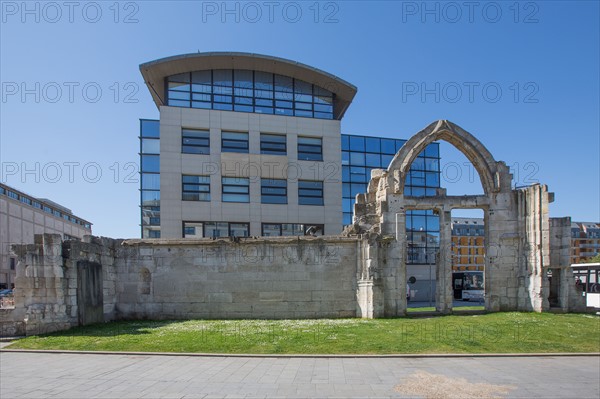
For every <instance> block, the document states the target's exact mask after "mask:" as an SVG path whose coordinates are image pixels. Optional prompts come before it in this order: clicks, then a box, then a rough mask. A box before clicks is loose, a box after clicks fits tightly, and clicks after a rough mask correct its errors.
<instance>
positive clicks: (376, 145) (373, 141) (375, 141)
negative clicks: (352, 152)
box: [366, 137, 381, 153]
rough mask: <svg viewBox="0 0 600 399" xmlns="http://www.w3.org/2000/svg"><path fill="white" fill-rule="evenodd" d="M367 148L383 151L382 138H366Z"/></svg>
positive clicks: (368, 149)
mask: <svg viewBox="0 0 600 399" xmlns="http://www.w3.org/2000/svg"><path fill="white" fill-rule="evenodd" d="M366 149H367V152H377V153H379V152H381V144H380V139H379V138H377V137H367V138H366Z"/></svg>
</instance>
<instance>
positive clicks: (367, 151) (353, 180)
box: [342, 134, 440, 264]
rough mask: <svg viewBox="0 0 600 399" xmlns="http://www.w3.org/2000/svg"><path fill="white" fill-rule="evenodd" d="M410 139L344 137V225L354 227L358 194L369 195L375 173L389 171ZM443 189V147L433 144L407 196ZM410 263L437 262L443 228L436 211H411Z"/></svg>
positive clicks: (414, 169) (418, 162) (414, 171)
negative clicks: (395, 157) (372, 175)
mask: <svg viewBox="0 0 600 399" xmlns="http://www.w3.org/2000/svg"><path fill="white" fill-rule="evenodd" d="M405 142H406V140H398V139H389V138H382V137H370V136H355V135H348V134H342V211H343V224H344V225H349V224H352V215H353V211H354V202H355V198H356V194H359V193H365V192H367V185H368V184H369V180H370V179H371V170H373V169H386V168H387V167H388V166H389V164H390V162H391V161H392V159H393V158H394V155H396V153H397V152H398V151H399V150H400V147H402V145H404V143H405ZM439 187H440V153H439V144H438V143H433V144H430V145H428V146H427V148H426V149H425V150H424V151H423V152H422V153H421V154H419V156H418V157H417V158H416V159H415V161H414V162H413V164H412V166H411V169H410V173H409V174H408V176H407V178H406V186H405V194H406V195H411V196H415V197H423V196H433V195H435V193H436V189H437V188H439ZM406 234H407V239H408V250H407V258H408V259H407V261H408V263H411V264H429V263H432V262H435V253H436V251H437V249H438V248H439V240H440V226H439V218H438V216H436V215H434V214H433V211H431V210H428V211H407V212H406Z"/></svg>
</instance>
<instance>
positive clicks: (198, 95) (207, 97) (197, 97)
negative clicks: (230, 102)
mask: <svg viewBox="0 0 600 399" xmlns="http://www.w3.org/2000/svg"><path fill="white" fill-rule="evenodd" d="M192 100H194V101H205V102H210V94H202V93H192Z"/></svg>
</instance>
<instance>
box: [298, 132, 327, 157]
mask: <svg viewBox="0 0 600 399" xmlns="http://www.w3.org/2000/svg"><path fill="white" fill-rule="evenodd" d="M298 159H300V160H305V161H322V160H323V141H322V139H321V138H320V137H302V136H298Z"/></svg>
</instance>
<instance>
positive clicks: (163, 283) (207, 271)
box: [115, 237, 358, 319]
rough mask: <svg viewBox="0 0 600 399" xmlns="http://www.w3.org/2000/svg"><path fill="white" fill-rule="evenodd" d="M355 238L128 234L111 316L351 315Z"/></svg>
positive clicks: (354, 306) (353, 310)
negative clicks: (148, 237)
mask: <svg viewBox="0 0 600 399" xmlns="http://www.w3.org/2000/svg"><path fill="white" fill-rule="evenodd" d="M357 242H358V240H357V239H352V238H340V237H337V238H336V237H326V238H312V237H302V238H296V237H294V238H283V237H271V238H258V239H241V240H236V241H234V242H230V241H229V240H210V239H208V240H207V239H203V240H192V241H190V240H162V241H156V242H155V241H143V240H128V241H125V242H123V245H122V247H121V248H120V250H119V252H118V256H117V259H116V262H115V272H116V274H117V276H118V279H117V283H116V306H115V317H116V318H118V319H143V318H149V319H182V318H183V319H187V318H219V319H222V318H234V319H237V318H274V319H283V318H319V317H354V316H356V315H357V311H356V310H357V304H356V292H355V291H356V264H357Z"/></svg>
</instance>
